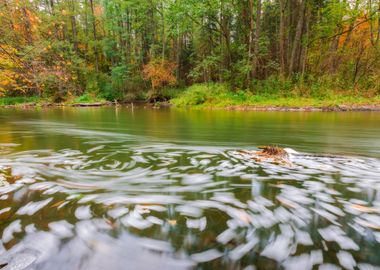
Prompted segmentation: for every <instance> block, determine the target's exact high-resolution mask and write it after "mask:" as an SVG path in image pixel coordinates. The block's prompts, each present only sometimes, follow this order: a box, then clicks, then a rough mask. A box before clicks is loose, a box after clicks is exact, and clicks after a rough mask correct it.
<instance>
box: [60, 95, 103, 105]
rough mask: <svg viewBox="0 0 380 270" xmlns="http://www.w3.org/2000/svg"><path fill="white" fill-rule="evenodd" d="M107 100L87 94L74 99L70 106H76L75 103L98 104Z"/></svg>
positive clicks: (69, 102)
mask: <svg viewBox="0 0 380 270" xmlns="http://www.w3.org/2000/svg"><path fill="white" fill-rule="evenodd" d="M105 101H106V100H105V99H103V98H99V97H97V96H96V95H92V94H89V93H85V94H83V95H81V96H79V97H75V98H74V99H72V100H70V101H68V102H67V103H68V104H75V103H98V102H105Z"/></svg>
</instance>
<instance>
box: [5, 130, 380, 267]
mask: <svg viewBox="0 0 380 270" xmlns="http://www.w3.org/2000/svg"><path fill="white" fill-rule="evenodd" d="M57 129H58V128H57ZM56 131H57V132H58V130H56ZM60 132H72V130H70V129H67V128H66V129H64V130H63V131H60ZM90 134H91V132H90V133H88V132H86V131H78V130H76V131H75V134H74V135H78V136H82V137H84V138H87V136H90ZM96 136H100V137H107V138H108V137H110V136H111V135H110V134H108V133H99V134H98V133H97V134H96ZM113 136H114V134H113ZM119 139H120V140H117V141H112V140H110V141H109V142H107V143H105V142H104V140H103V141H102V140H99V142H97V143H96V142H95V143H94V141H92V142H91V143H88V144H85V146H86V147H87V149H86V150H83V151H79V150H71V149H63V150H60V151H52V150H39V151H24V152H15V151H12V150H9V151H10V152H6V154H4V156H3V157H2V158H1V159H0V168H11V171H10V172H8V173H10V174H11V175H12V176H13V177H15V179H16V180H15V181H14V182H11V183H9V185H7V186H3V187H0V198H1V200H0V204H1V207H2V209H0V217H6V218H7V222H6V223H4V224H3V225H2V226H3V227H2V243H3V245H4V248H5V250H3V251H2V252H1V253H2V255H1V256H0V262H3V261H6V263H8V266H7V267H8V268H9V269H28V268H27V267H34V268H36V269H53V268H54V269H59V267H61V266H62V267H63V265H66V268H65V269H67V266H70V267H69V268H70V269H95V270H96V269H105V268H107V269H123V267H124V266H125V265H126V264H128V265H133V266H134V268H135V269H153V268H157V267H162V268H163V269H191V268H193V267H194V266H195V265H198V266H200V267H201V268H203V267H204V268H210V267H212V268H217V269H222V268H227V269H228V268H229V269H233V268H236V267H238V265H240V266H241V268H244V267H248V266H249V265H255V266H256V267H257V268H258V269H272V268H271V265H272V266H273V265H277V266H279V267H280V268H281V269H282V268H283V269H312V268H313V267H319V269H332V268H334V267H344V268H345V269H355V268H356V267H359V268H363V269H365V267H370V266H380V259H379V258H378V257H376V256H375V257H373V256H372V257H371V256H370V255H368V254H376V252H377V251H378V250H379V248H380V193H379V190H380V171H379V168H380V161H379V160H377V159H373V158H355V157H318V156H308V155H304V154H302V153H298V154H297V153H294V154H292V156H291V159H292V163H293V165H292V166H285V167H279V166H276V165H274V164H271V163H258V162H257V161H255V160H254V159H247V158H246V157H243V156H242V155H241V154H240V153H239V152H238V151H234V150H233V149H228V148H217V147H199V146H197V147H192V146H189V147H187V146H179V145H174V144H162V143H149V144H131V143H126V141H128V140H131V138H129V137H128V136H124V135H120V138H119ZM4 147H10V148H12V147H14V148H17V145H7V146H5V145H0V150H1V149H2V148H4ZM1 172H2V171H1V169H0V176H1V174H2V173H1ZM3 174H4V173H3ZM3 177H5V178H6V177H9V176H3ZM37 239H38V240H37ZM35 242H38V244H35ZM147 257H148V258H149V260H147V259H146V258H147ZM53 266H54V267H53ZM10 267H13V268H10ZM52 267H53V268H52ZM57 267H58V268H57ZM4 269H5V268H4ZM62 269H63V268H62Z"/></svg>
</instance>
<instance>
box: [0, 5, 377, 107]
mask: <svg viewBox="0 0 380 270" xmlns="http://www.w3.org/2000/svg"><path fill="white" fill-rule="evenodd" d="M0 24H1V28H0V95H1V96H8V97H12V96H40V97H49V98H52V100H54V101H64V100H65V99H68V98H70V97H72V96H80V95H93V96H97V97H100V98H103V99H106V100H112V101H113V100H121V101H123V100H130V99H138V98H148V99H157V100H160V98H162V95H163V94H162V93H163V91H162V89H167V88H173V89H177V88H182V89H183V88H185V87H187V86H191V85H194V84H202V83H203V84H204V83H214V84H219V83H220V84H223V85H225V87H227V88H228V91H231V92H236V91H246V92H251V93H254V94H281V95H285V96H287V95H293V96H294V95H296V96H313V95H321V96H323V95H326V94H328V93H329V92H330V91H333V92H337V93H341V94H344V93H351V94H352V93H354V94H355V95H362V96H367V97H371V96H376V95H379V94H380V84H379V81H380V59H379V58H380V27H379V26H380V0H239V1H236V0H33V1H28V0H1V1H0ZM169 92H170V91H169ZM168 95H169V96H170V94H168Z"/></svg>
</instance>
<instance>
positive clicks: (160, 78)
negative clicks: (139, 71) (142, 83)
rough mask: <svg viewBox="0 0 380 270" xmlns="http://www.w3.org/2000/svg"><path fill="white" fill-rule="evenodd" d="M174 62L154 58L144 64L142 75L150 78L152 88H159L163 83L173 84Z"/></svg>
mask: <svg viewBox="0 0 380 270" xmlns="http://www.w3.org/2000/svg"><path fill="white" fill-rule="evenodd" d="M175 68H176V64H175V63H173V62H170V61H167V60H161V59H154V60H151V61H150V62H149V63H148V64H146V65H144V68H143V76H144V79H145V80H150V81H151V83H152V88H153V89H156V88H160V87H162V86H165V85H174V84H175V83H176V82H177V80H176V78H175V76H174V75H173V73H174V70H175Z"/></svg>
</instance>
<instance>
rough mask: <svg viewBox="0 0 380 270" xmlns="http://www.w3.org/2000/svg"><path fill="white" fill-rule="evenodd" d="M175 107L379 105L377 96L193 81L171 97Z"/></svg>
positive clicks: (379, 100)
mask: <svg viewBox="0 0 380 270" xmlns="http://www.w3.org/2000/svg"><path fill="white" fill-rule="evenodd" d="M171 103H172V104H173V105H175V106H176V107H192V108H226V107H230V106H257V107H259V106H277V107H282V106H283V107H308V106H311V107H325V106H337V105H371V104H378V105H380V96H379V95H377V96H374V97H371V98H368V97H364V96H358V95H354V94H347V93H345V94H339V93H334V92H333V91H328V94H327V93H325V94H323V95H321V94H319V95H315V96H312V95H307V96H300V95H298V94H295V91H293V92H286V93H284V92H280V93H278V94H271V93H269V94H267V93H259V94H253V93H251V92H250V91H242V90H238V91H230V90H229V89H228V86H227V85H224V84H196V85H193V86H190V87H189V88H188V89H187V90H185V91H184V92H182V93H180V94H179V96H177V97H176V98H173V99H172V100H171Z"/></svg>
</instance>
